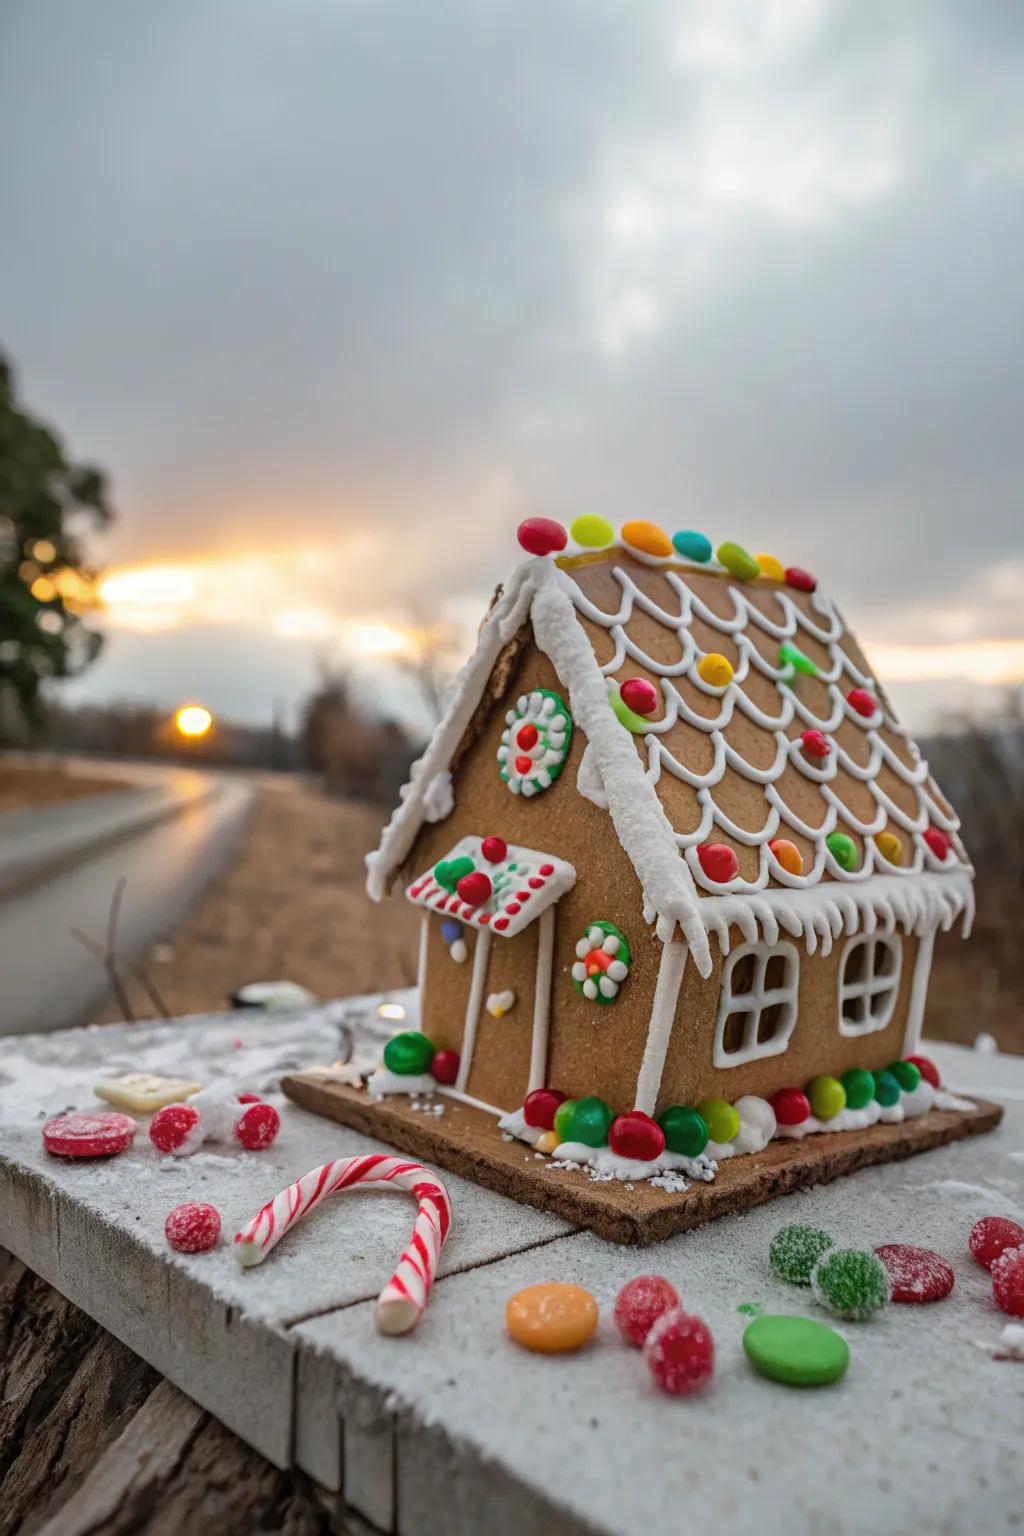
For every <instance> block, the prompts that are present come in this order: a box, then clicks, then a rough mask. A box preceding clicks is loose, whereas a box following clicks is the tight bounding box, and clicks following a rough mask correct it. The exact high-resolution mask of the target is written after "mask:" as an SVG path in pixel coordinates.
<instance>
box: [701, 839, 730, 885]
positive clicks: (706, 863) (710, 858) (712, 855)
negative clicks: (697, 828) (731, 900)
mask: <svg viewBox="0 0 1024 1536" xmlns="http://www.w3.org/2000/svg"><path fill="white" fill-rule="evenodd" d="M697 859H698V861H699V863H700V867H701V869H702V870H703V871H704V873H705V874H706V875H707V877H708V879H709V880H714V881H715V883H716V884H717V885H725V884H727V883H728V881H730V880H735V878H736V876H737V875H738V874H739V872H740V861H739V859H738V858H737V857H736V854H735V853H734V852H733V850H732V849H731V848H730V847H729V846H728V844H727V843H701V845H700V847H699V848H698V849H697Z"/></svg>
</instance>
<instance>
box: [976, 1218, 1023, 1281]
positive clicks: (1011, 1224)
mask: <svg viewBox="0 0 1024 1536" xmlns="http://www.w3.org/2000/svg"><path fill="white" fill-rule="evenodd" d="M1022 1245H1024V1227H1022V1226H1021V1225H1020V1222H1017V1221H1011V1220H1010V1218H1009V1216H983V1217H982V1218H981V1220H980V1221H976V1222H975V1223H974V1226H973V1227H972V1228H971V1232H970V1236H969V1237H968V1239H967V1246H968V1248H969V1249H970V1250H971V1257H972V1258H973V1259H974V1260H975V1261H976V1262H977V1263H978V1264H980V1265H981V1266H982V1268H983V1269H991V1268H992V1265H993V1264H994V1263H995V1261H996V1259H998V1257H999V1255H1000V1254H1001V1253H1004V1252H1005V1251H1006V1249H1007V1248H1019V1247H1021V1246H1022Z"/></svg>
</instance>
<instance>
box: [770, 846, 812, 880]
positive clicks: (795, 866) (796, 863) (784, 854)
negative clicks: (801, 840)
mask: <svg viewBox="0 0 1024 1536" xmlns="http://www.w3.org/2000/svg"><path fill="white" fill-rule="evenodd" d="M768 847H769V848H770V849H771V851H772V853H773V854H774V855H775V857H776V859H777V860H778V861H779V863H780V864H781V865H782V867H783V869H784V870H785V871H786V874H787V875H802V874H803V872H804V858H803V854H802V853H801V852H800V849H799V848H798V847H797V845H796V843H791V842H790V840H789V838H788V837H773V838H772V840H771V842H770V843H769V844H768Z"/></svg>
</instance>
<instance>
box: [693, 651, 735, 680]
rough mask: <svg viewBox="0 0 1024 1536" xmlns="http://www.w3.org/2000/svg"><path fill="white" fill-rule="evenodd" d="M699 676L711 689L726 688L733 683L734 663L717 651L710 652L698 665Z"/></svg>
mask: <svg viewBox="0 0 1024 1536" xmlns="http://www.w3.org/2000/svg"><path fill="white" fill-rule="evenodd" d="M697 676H698V677H699V678H701V680H702V681H703V682H705V683H707V684H708V686H709V687H711V688H725V687H726V685H727V684H729V683H731V682H732V678H733V666H732V662H731V661H730V660H729V658H728V657H727V656H720V655H719V653H718V652H717V651H709V652H708V654H707V655H706V656H702V657H701V659H700V661H698V663H697Z"/></svg>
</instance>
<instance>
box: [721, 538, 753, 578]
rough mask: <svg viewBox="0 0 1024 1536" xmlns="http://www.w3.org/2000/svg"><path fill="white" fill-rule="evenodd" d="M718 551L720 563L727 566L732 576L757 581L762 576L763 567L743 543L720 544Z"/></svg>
mask: <svg viewBox="0 0 1024 1536" xmlns="http://www.w3.org/2000/svg"><path fill="white" fill-rule="evenodd" d="M717 553H718V562H719V564H720V565H724V566H725V568H726V570H727V571H728V572H729V574H730V576H736V577H738V578H739V580H740V581H756V580H757V578H758V577H759V576H760V574H761V567H760V566H759V565H758V563H757V561H756V560H755V559H754V557H753V555H749V554H748V553H747V551H746V550H745V549H744V548H743V545H742V544H719V546H718V551H717Z"/></svg>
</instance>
